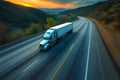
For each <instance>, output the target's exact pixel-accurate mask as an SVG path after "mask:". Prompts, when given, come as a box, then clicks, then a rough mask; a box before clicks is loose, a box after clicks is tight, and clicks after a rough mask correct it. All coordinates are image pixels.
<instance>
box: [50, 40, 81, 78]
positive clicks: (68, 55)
mask: <svg viewBox="0 0 120 80" xmlns="http://www.w3.org/2000/svg"><path fill="white" fill-rule="evenodd" d="M78 40H79V38H78V39H77V40H76V41H75V43H74V44H73V45H72V46H71V47H70V50H69V52H68V53H67V55H66V56H65V58H64V59H63V61H62V62H61V64H60V65H59V66H58V68H57V69H56V71H55V72H54V74H53V75H52V76H51V78H50V80H53V79H54V77H55V76H56V74H57V73H58V71H59V70H60V68H61V67H62V65H63V64H64V63H65V61H66V60H67V58H68V56H69V55H70V52H71V51H72V49H73V48H74V47H75V45H76V44H77V42H78Z"/></svg>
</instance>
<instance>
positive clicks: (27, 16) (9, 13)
mask: <svg viewBox="0 0 120 80" xmlns="http://www.w3.org/2000/svg"><path fill="white" fill-rule="evenodd" d="M49 16H50V15H49V14H47V13H45V12H43V11H41V10H39V9H34V8H30V7H23V6H20V5H15V4H12V3H10V2H6V1H0V21H1V22H4V23H6V24H8V25H9V27H23V28H24V27H28V26H29V24H30V23H31V22H38V21H39V20H43V21H44V22H45V20H46V18H47V17H49Z"/></svg>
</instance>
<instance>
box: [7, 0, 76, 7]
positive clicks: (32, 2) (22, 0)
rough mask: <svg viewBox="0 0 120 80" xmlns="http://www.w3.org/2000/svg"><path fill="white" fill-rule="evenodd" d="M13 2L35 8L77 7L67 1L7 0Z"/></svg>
mask: <svg viewBox="0 0 120 80" xmlns="http://www.w3.org/2000/svg"><path fill="white" fill-rule="evenodd" d="M6 1H9V2H12V3H14V4H19V5H23V6H27V7H34V8H73V7H75V6H74V5H73V4H70V3H66V4H62V3H58V2H53V1H51V0H6Z"/></svg>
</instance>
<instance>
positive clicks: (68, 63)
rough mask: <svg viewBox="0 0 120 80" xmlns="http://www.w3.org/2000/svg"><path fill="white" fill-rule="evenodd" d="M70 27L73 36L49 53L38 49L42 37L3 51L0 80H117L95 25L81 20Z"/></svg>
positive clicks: (63, 40)
mask: <svg viewBox="0 0 120 80" xmlns="http://www.w3.org/2000/svg"><path fill="white" fill-rule="evenodd" d="M73 24H74V30H73V33H71V34H69V35H66V36H65V38H64V39H62V40H60V41H59V42H58V43H57V44H56V45H55V46H54V47H53V48H51V49H50V50H49V51H45V52H40V51H39V49H38V44H39V42H40V41H41V39H42V38H41V36H42V35H43V34H41V35H40V36H37V37H40V38H37V39H35V40H33V41H32V42H31V43H28V44H25V45H23V46H21V47H19V48H17V49H13V51H10V52H7V49H6V50H4V51H3V52H5V51H6V53H7V54H5V55H4V56H1V57H0V80H120V76H119V74H118V72H117V70H116V68H115V66H114V65H113V61H112V59H111V58H110V55H109V54H110V53H109V52H108V50H107V48H106V47H105V45H104V43H103V40H102V38H101V36H100V33H99V31H98V30H97V28H96V25H95V24H94V23H93V22H92V21H90V20H89V19H86V18H83V17H79V20H78V21H75V22H74V23H73ZM20 44H22V43H20ZM16 45H17V44H16ZM1 52H2V51H1Z"/></svg>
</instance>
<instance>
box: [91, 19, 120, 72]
mask: <svg viewBox="0 0 120 80" xmlns="http://www.w3.org/2000/svg"><path fill="white" fill-rule="evenodd" d="M91 20H92V21H93V22H94V23H95V24H96V25H97V28H98V30H99V32H100V34H101V36H102V38H103V41H104V43H105V45H106V47H107V48H108V51H109V52H110V54H109V55H110V57H111V59H112V60H113V63H114V65H115V66H116V68H117V70H118V72H119V74H120V48H119V47H118V46H117V45H116V41H114V39H113V35H111V34H110V32H109V31H108V30H106V29H105V27H106V26H105V25H103V24H101V23H100V22H99V21H97V20H95V19H91Z"/></svg>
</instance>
